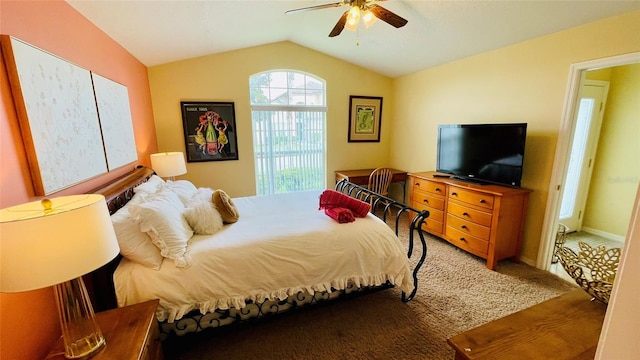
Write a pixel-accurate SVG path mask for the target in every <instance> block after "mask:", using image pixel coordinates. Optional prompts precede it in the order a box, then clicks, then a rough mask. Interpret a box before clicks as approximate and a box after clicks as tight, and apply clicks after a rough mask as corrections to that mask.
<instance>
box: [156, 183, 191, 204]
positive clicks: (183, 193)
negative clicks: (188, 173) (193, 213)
mask: <svg viewBox="0 0 640 360" xmlns="http://www.w3.org/2000/svg"><path fill="white" fill-rule="evenodd" d="M163 186H164V188H165V189H169V190H171V191H173V192H174V193H175V194H176V195H178V198H179V199H180V201H181V202H182V204H183V205H184V206H187V204H188V203H189V201H190V200H191V198H192V197H193V196H194V195H195V194H196V192H197V191H198V188H196V186H195V185H193V183H191V182H190V181H188V180H177V181H171V180H169V181H167V182H165V183H164V185H163Z"/></svg>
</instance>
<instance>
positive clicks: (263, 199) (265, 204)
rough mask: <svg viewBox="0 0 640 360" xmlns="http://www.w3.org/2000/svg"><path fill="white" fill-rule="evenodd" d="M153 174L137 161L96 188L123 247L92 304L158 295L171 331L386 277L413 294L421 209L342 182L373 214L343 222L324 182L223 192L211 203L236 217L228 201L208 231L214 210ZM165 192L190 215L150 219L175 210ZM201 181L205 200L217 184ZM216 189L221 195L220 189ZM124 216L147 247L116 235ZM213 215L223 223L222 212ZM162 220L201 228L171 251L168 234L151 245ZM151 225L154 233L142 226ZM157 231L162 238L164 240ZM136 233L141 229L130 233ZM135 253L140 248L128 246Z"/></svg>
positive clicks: (369, 286) (381, 285)
mask: <svg viewBox="0 0 640 360" xmlns="http://www.w3.org/2000/svg"><path fill="white" fill-rule="evenodd" d="M158 179H159V178H158V177H157V176H156V175H154V173H153V171H152V170H151V169H148V168H144V167H139V168H137V169H135V170H134V171H133V172H132V173H131V174H127V175H125V176H123V177H122V178H120V179H118V180H116V181H114V182H112V183H110V184H107V185H106V186H103V187H101V188H98V189H95V190H94V191H92V192H93V193H99V194H102V195H104V196H105V198H106V201H107V204H108V206H109V211H110V213H111V214H112V220H114V227H116V234H117V236H118V241H119V242H120V247H121V254H123V255H124V256H119V257H118V258H116V259H115V260H114V261H113V262H111V263H110V264H108V265H107V266H105V267H104V268H102V269H99V270H98V271H96V272H94V273H93V274H91V278H90V280H89V283H90V284H91V286H90V289H91V291H92V292H93V300H94V302H97V303H98V304H94V305H96V308H97V309H105V308H112V307H115V306H126V305H130V304H133V303H138V302H142V301H146V300H150V299H155V298H159V299H160V304H159V306H158V310H157V313H156V316H157V318H158V321H159V322H160V325H161V332H162V334H163V335H164V336H170V335H184V334H187V333H192V332H199V331H202V330H205V329H207V328H215V327H220V326H223V325H229V324H233V323H238V322H246V321H249V320H253V319H260V318H264V317H268V316H272V315H276V314H280V313H283V312H286V311H289V310H292V309H297V308H300V307H304V306H307V305H311V304H317V303H323V302H326V301H328V300H335V299H338V298H344V297H347V296H353V295H361V294H365V293H367V292H370V291H375V290H381V289H386V288H389V287H397V288H398V289H400V290H402V296H401V300H402V301H405V302H406V301H410V300H411V299H412V298H413V296H414V295H415V293H416V290H417V286H418V279H417V273H418V270H419V268H420V266H422V264H423V262H424V260H425V257H426V253H427V249H426V242H425V240H424V237H423V234H422V232H421V231H419V230H415V229H419V228H420V226H421V224H422V222H423V221H424V219H425V218H426V217H428V212H426V211H422V212H419V211H416V210H414V209H412V208H410V207H407V206H405V205H403V204H400V203H397V202H395V201H394V200H392V199H390V198H387V197H383V196H380V195H377V194H375V193H372V192H369V191H368V190H367V189H365V188H362V187H360V186H358V185H355V184H351V183H349V182H347V181H341V182H339V183H338V184H336V188H335V191H332V190H328V191H331V192H332V193H337V192H339V193H340V195H341V196H342V194H344V196H349V197H350V198H357V199H361V200H362V201H363V202H365V203H367V205H368V206H370V207H371V212H368V213H367V212H366V211H365V213H364V214H360V215H361V216H362V217H358V218H356V219H355V221H351V222H348V223H341V222H338V221H336V220H337V218H331V217H330V216H327V214H328V213H325V212H323V211H322V210H320V209H319V198H321V196H322V195H323V192H318V191H311V192H299V193H289V194H278V195H269V196H252V197H241V198H234V199H226V202H224V201H223V203H222V204H221V203H217V205H218V206H217V208H218V209H220V212H221V214H222V216H221V218H225V216H226V217H228V216H229V215H230V214H229V213H227V212H226V211H223V208H226V207H231V208H232V209H231V215H233V211H235V215H239V216H236V217H235V219H233V217H232V219H224V220H221V224H222V226H221V227H219V226H217V225H216V226H215V228H214V229H209V231H208V232H209V233H211V232H212V234H209V233H208V232H207V227H209V228H210V226H209V224H210V222H206V223H204V222H203V221H204V220H203V219H210V218H214V217H215V216H214V215H211V214H210V213H208V212H207V213H206V214H207V216H202V214H200V213H198V216H195V217H194V216H191V217H190V216H188V215H189V214H188V212H189V211H191V212H192V213H193V212H194V211H193V207H194V206H193V202H188V201H193V200H187V199H188V198H191V199H193V198H195V197H196V193H193V190H192V189H190V190H189V191H188V192H185V191H184V189H183V188H181V187H178V186H177V185H178V184H180V185H183V186H186V185H185V181H182V182H180V181H176V182H164V183H163V184H160V185H158V181H159V180H158ZM152 184H155V185H152ZM187 185H188V184H187ZM191 186H192V185H191ZM171 187H173V188H171ZM166 188H171V189H170V190H166ZM158 189H162V190H161V191H159V190H158ZM194 189H195V187H194ZM166 191H169V192H170V193H171V194H164V195H167V196H168V195H171V196H170V198H171V199H172V200H171V201H173V202H172V203H171V204H174V203H175V199H176V198H177V199H178V200H179V201H181V202H184V204H183V205H185V206H186V204H187V203H188V204H190V206H191V207H186V209H183V210H180V211H182V213H183V215H184V216H183V218H188V219H189V220H183V221H182V224H180V223H176V222H174V221H173V220H167V219H166V218H163V217H162V216H160V217H159V218H158V219H155V217H156V216H157V213H158V212H162V213H164V212H165V211H167V210H166V209H167V208H170V207H171V208H172V209H173V207H172V206H173V205H171V206H169V205H167V204H169V203H167V202H162V201H164V200H162V201H160V202H159V203H157V204H154V203H155V202H156V200H157V197H156V194H157V193H159V192H162V193H164V192H166ZM196 191H197V196H200V197H201V198H203V199H204V198H206V197H207V196H209V197H211V194H212V192H214V191H215V190H213V189H202V188H199V189H196ZM216 192H221V193H223V194H224V192H223V191H221V190H217V191H216ZM149 194H154V195H153V196H152V195H149ZM164 195H163V196H164ZM174 195H176V196H175V197H174ZM214 198H215V196H214ZM203 201H204V200H203ZM175 207H176V208H177V207H179V205H175ZM214 208H215V207H214ZM141 209H142V210H141ZM149 209H151V210H149ZM158 209H161V210H158ZM149 211H151V213H152V214H153V215H152V216H149V218H154V220H148V219H147V218H146V217H145V216H146V215H148V214H149ZM171 211H174V210H171ZM171 211H169V212H171ZM207 211H208V210H207ZM354 212H355V211H354ZM196 213H197V212H196ZM373 213H377V214H379V215H380V217H381V218H379V217H377V216H375V215H374V214H373ZM404 213H408V214H409V216H410V217H412V220H411V221H409V224H408V226H410V227H411V231H410V237H409V247H408V250H407V249H405V248H404V247H403V246H402V244H401V243H400V241H399V239H398V237H397V233H398V227H399V226H407V222H405V221H402V222H401V221H400V218H401V215H402V214H404ZM123 214H125V215H126V216H124V215H123ZM216 216H217V215H216ZM391 216H395V232H394V230H393V229H392V228H391V227H390V226H389V225H387V220H388V217H391ZM125 218H128V220H126V221H127V227H126V231H127V232H126V234H128V235H127V236H130V234H131V232H130V231H131V229H132V225H131V219H132V218H135V219H136V220H135V221H134V222H133V223H134V224H135V225H136V226H133V228H135V229H134V230H137V231H138V232H140V233H142V234H144V236H149V238H151V242H152V243H153V244H152V246H151V247H148V245H149V244H148V243H145V244H144V246H147V247H146V248H144V249H142V248H136V249H134V251H132V249H131V248H132V246H131V243H123V242H121V238H122V237H123V236H122V231H123V230H122V229H124V227H123V226H122V225H121V224H120V223H119V222H118V221H123V219H125ZM197 218H200V219H201V220H200V224H198V223H197V222H193V221H192V220H194V219H197ZM117 219H119V220H117ZM391 219H392V218H389V220H390V221H389V222H391V223H392V222H393V221H392V220H391ZM227 220H229V221H227ZM234 220H235V221H234ZM148 221H155V222H156V225H155V226H156V228H154V226H148V224H147V222H148ZM211 222H213V223H215V224H219V219H217V218H215V219H214V220H213V221H211ZM160 223H162V224H164V225H166V226H165V228H166V229H165V230H167V231H169V232H171V234H173V232H174V231H177V232H178V233H180V231H182V230H184V229H183V228H184V227H185V225H186V227H188V228H191V230H193V229H196V230H193V232H192V233H191V234H182V237H185V236H187V237H188V242H187V245H186V247H185V248H180V251H176V250H175V249H176V247H175V246H173V245H172V243H171V241H172V240H166V241H165V240H163V241H165V243H162V244H159V243H157V241H158V237H157V236H156V235H158V233H162V232H163V231H164V230H162V229H160V227H161V226H162V225H158V224H160ZM203 224H204V225H203ZM150 228H151V230H152V232H153V231H155V233H153V234H152V232H149V230H150ZM176 229H180V230H176ZM142 230H145V231H142ZM414 230H415V231H414ZM184 231H187V230H184ZM134 232H135V231H134ZM414 234H417V235H418V237H417V238H418V239H419V240H420V242H419V243H420V245H421V246H422V249H421V251H419V252H418V251H416V253H417V254H418V253H419V259H418V260H417V262H416V265H415V266H414V268H413V269H411V266H410V262H409V258H410V257H411V256H412V255H413V252H414V251H413V250H414V249H413V248H414V242H415V236H414ZM161 235H162V236H163V237H162V238H163V239H171V237H170V236H168V235H166V236H165V235H164V234H161ZM132 236H134V237H135V238H136V239H138V238H139V234H138V233H137V232H136V233H135V234H133V235H132ZM147 240H148V239H147ZM127 241H129V240H127ZM154 245H155V246H154ZM135 246H140V245H138V244H137V245H135ZM154 247H155V248H156V249H155V251H156V252H157V251H158V248H160V249H162V250H161V251H159V252H160V255H161V256H160V259H159V260H158V255H157V254H156V253H155V252H154ZM182 250H184V251H182ZM132 252H133V253H135V252H137V255H136V254H133V255H135V256H132ZM151 253H153V256H151V255H149V254H151Z"/></svg>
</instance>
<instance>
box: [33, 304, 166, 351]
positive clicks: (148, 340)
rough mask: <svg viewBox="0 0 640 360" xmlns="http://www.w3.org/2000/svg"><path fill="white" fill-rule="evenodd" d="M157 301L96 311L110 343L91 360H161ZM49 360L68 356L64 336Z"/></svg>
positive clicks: (99, 322)
mask: <svg viewBox="0 0 640 360" xmlns="http://www.w3.org/2000/svg"><path fill="white" fill-rule="evenodd" d="M158 302H159V301H158V300H150V301H146V302H143V303H139V304H135V305H130V306H125V307H121V308H117V309H112V310H107V311H103V312H99V313H96V320H97V321H98V325H99V326H100V330H102V335H103V336H104V338H105V340H106V341H107V346H106V347H105V348H104V349H103V350H102V351H101V352H99V353H98V354H97V355H96V356H94V357H92V358H91V360H97V359H100V360H106V359H118V360H129V359H130V360H134V359H135V360H162V358H163V354H162V344H161V343H160V327H159V326H158V322H157V320H156V308H157V307H158ZM45 359H46V360H52V359H56V360H57V359H60V360H63V359H66V358H65V357H64V343H63V340H62V337H60V339H59V340H58V342H56V343H55V345H54V346H53V348H52V350H51V351H50V352H49V355H48V356H47V357H46V358H45Z"/></svg>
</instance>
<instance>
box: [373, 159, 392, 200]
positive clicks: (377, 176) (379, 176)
mask: <svg viewBox="0 0 640 360" xmlns="http://www.w3.org/2000/svg"><path fill="white" fill-rule="evenodd" d="M392 178H393V173H392V172H391V169H389V168H385V167H381V168H377V169H375V170H373V171H372V172H371V175H369V185H368V186H367V188H368V189H369V190H371V191H374V192H376V193H378V194H380V195H382V196H389V186H390V185H391V179H392ZM375 199H376V197H374V196H372V197H371V198H370V202H371V206H373V202H374V201H375Z"/></svg>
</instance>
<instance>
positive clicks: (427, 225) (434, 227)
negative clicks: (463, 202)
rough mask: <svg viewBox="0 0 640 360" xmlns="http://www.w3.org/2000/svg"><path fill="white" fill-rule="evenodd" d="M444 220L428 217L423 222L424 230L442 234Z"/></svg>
mask: <svg viewBox="0 0 640 360" xmlns="http://www.w3.org/2000/svg"><path fill="white" fill-rule="evenodd" d="M442 225H443V224H442V221H436V220H433V219H431V218H427V219H426V220H425V221H424V223H422V230H425V231H428V232H431V233H437V234H442V233H443V232H442Z"/></svg>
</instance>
